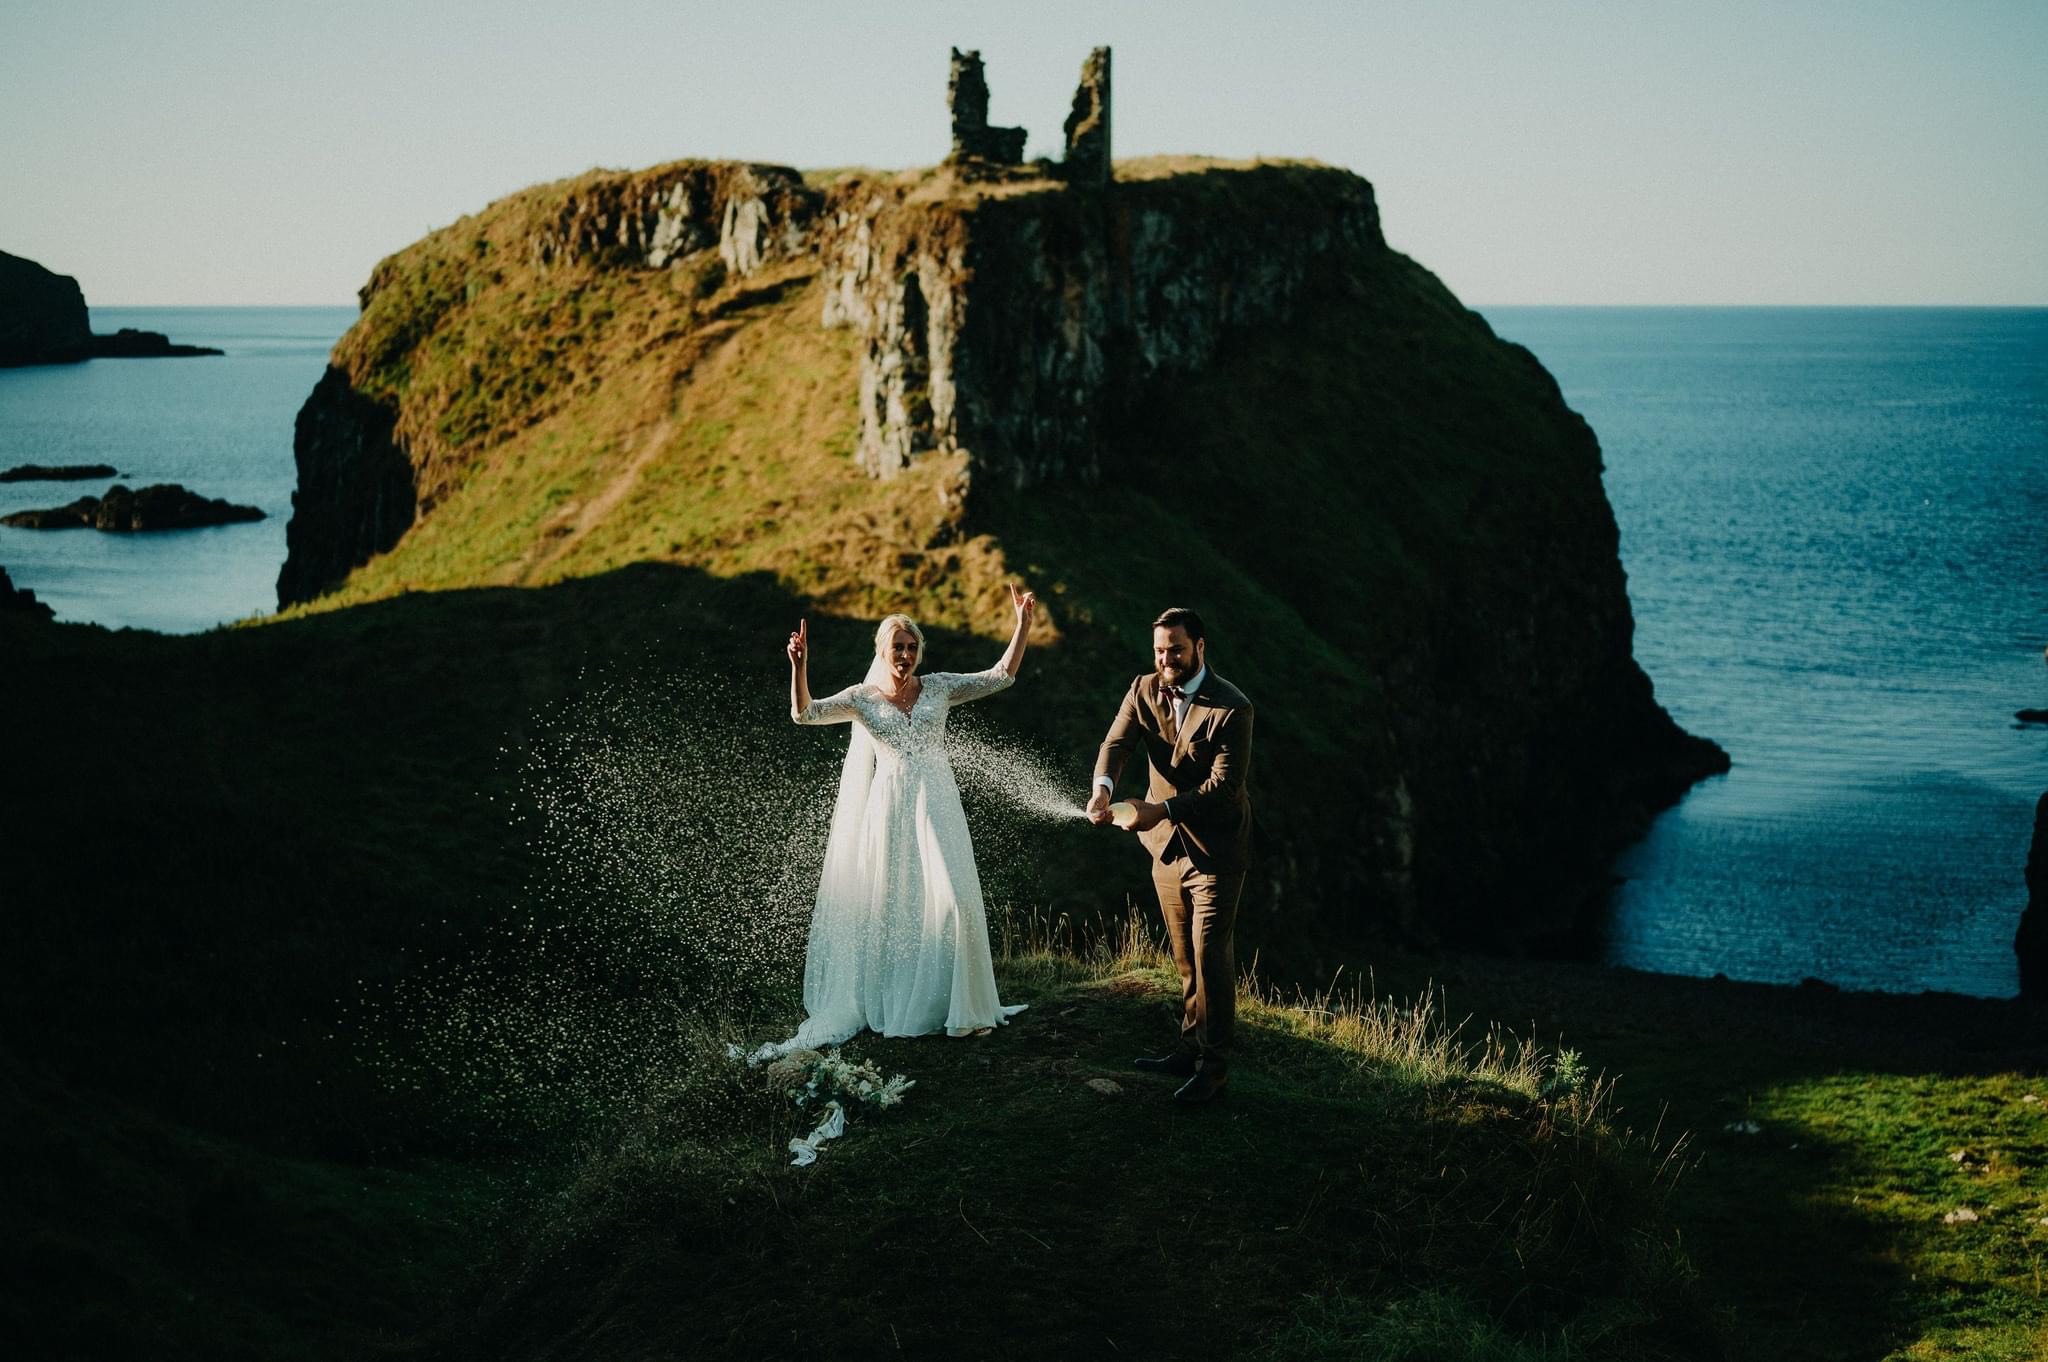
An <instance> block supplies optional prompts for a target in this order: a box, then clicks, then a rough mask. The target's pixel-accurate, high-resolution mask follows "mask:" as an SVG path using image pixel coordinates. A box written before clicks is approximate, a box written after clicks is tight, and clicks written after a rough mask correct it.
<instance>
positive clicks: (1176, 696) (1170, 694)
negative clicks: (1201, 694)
mask: <svg viewBox="0 0 2048 1362" xmlns="http://www.w3.org/2000/svg"><path fill="white" fill-rule="evenodd" d="M1159 693H1160V694H1161V695H1163V696H1165V697H1166V698H1167V699H1169V700H1172V701H1175V702H1176V703H1178V702H1179V701H1182V700H1185V699H1187V698H1188V693H1187V692H1186V691H1184V690H1182V689H1181V688H1180V687H1179V686H1161V687H1160V688H1159Z"/></svg>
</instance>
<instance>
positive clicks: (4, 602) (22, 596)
mask: <svg viewBox="0 0 2048 1362" xmlns="http://www.w3.org/2000/svg"><path fill="white" fill-rule="evenodd" d="M0 615H13V616H16V617H20V616H27V617H28V618H30V619H40V620H53V619H55V618H57V612H56V611H55V610H52V609H51V608H50V607H49V606H48V605H46V604H44V603H43V602H42V601H39V600H37V599H36V593H35V592H33V591H30V590H29V589H28V588H27V587H25V586H16V585H15V584H14V581H13V579H12V578H10V577H9V576H8V575H7V569H6V568H4V567H0Z"/></svg>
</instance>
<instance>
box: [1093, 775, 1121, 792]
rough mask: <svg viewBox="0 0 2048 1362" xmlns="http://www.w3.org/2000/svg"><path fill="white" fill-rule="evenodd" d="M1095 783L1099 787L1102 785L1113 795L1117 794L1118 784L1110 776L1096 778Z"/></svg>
mask: <svg viewBox="0 0 2048 1362" xmlns="http://www.w3.org/2000/svg"><path fill="white" fill-rule="evenodd" d="M1095 783H1096V784H1097V785H1100V786H1101V787H1102V788H1103V789H1105V790H1108V791H1109V792H1110V793H1111V794H1115V793H1116V782H1115V781H1113V780H1111V779H1110V778H1109V777H1108V776H1097V777H1095Z"/></svg>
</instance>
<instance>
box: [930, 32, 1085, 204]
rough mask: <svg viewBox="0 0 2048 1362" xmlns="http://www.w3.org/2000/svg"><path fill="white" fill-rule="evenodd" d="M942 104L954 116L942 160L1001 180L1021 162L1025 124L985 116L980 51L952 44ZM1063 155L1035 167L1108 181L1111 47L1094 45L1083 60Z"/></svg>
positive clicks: (974, 175) (1075, 180) (971, 174)
mask: <svg viewBox="0 0 2048 1362" xmlns="http://www.w3.org/2000/svg"><path fill="white" fill-rule="evenodd" d="M946 105H947V107H948V108H949V109H950V110H951V111H952V115H953V149H952V151H951V152H950V153H949V154H948V155H947V157H946V164H947V165H949V166H952V167H954V168H955V169H956V170H958V171H960V172H961V173H962V174H964V175H966V176H967V177H968V178H969V179H1005V178H1008V177H1009V175H1010V173H1011V172H1013V171H1015V170H1018V169H1020V168H1022V167H1024V166H1025V164H1026V163H1025V160H1024V140H1025V135H1026V132H1025V129H1023V128H998V127H991V126H990V124H989V121H988V77H987V75H986V74H985V73H984V71H983V69H982V64H981V53H979V52H962V51H961V50H960V49H959V48H957V47H956V48H954V49H953V61H952V67H951V70H950V71H949V73H948V75H947V78H946ZM1064 126H1065V130H1066V135H1067V148H1066V154H1065V155H1064V156H1063V157H1062V158H1061V160H1060V161H1059V163H1058V164H1057V165H1055V164H1054V163H1052V162H1050V161H1040V162H1039V163H1037V165H1036V166H1034V167H1033V169H1034V170H1035V171H1037V172H1038V173H1042V174H1050V175H1055V176H1057V177H1059V178H1060V179H1063V180H1066V181H1067V182H1068V183H1069V184H1074V185H1080V186H1085V187H1091V188H1099V187H1101V186H1103V185H1107V184H1108V183H1109V181H1110V177H1111V173H1112V172H1111V170H1110V159H1109V157H1110V149H1109V49H1108V48H1106V47H1098V48H1096V49H1095V50H1094V51H1092V52H1090V53H1089V54H1088V60H1086V61H1084V62H1082V63H1081V83H1080V84H1079V85H1078V86H1076V87H1075V90H1074V107H1073V111H1072V112H1071V113H1069V114H1068V115H1067V121H1066V123H1065V125H1064Z"/></svg>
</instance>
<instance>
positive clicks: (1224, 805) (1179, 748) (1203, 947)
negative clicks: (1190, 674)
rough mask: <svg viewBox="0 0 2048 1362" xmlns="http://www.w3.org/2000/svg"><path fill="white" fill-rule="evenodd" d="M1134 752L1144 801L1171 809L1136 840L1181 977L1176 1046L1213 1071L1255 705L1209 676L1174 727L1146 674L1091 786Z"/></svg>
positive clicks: (1223, 1032)
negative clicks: (1140, 760)
mask: <svg viewBox="0 0 2048 1362" xmlns="http://www.w3.org/2000/svg"><path fill="white" fill-rule="evenodd" d="M1133 749H1142V750H1143V751H1144V753H1145V760H1146V765H1147V766H1148V768H1149V770H1150V774H1151V781H1150V784H1149V786H1148V788H1147V791H1146V796H1145V797H1146V799H1147V800H1149V801H1150V802H1152V803H1155V804H1157V803H1167V802H1168V801H1171V807H1170V812H1169V817H1168V819H1167V821H1164V822H1161V823H1160V824H1159V825H1158V826H1156V827H1153V828H1149V829H1147V830H1146V831H1144V832H1141V833H1139V834H1138V839H1139V840H1140V841H1142V842H1143V843H1144V844H1145V849H1146V850H1148V851H1150V852H1151V853H1152V859H1153V866H1152V885H1153V887H1154V888H1155V889H1156V890H1158V892H1159V911H1160V914H1161V916H1163V917H1164V918H1165V919H1166V935H1167V941H1168V943H1169V944H1170V945H1171V946H1172V947H1173V963H1174V965H1175V966H1176V967H1177V968H1178V969H1179V970H1180V982H1181V1045H1182V1047H1183V1048H1185V1049H1186V1050H1187V1051H1188V1052H1189V1053H1191V1054H1192V1055H1194V1056H1195V1058H1196V1059H1197V1060H1198V1061H1199V1062H1200V1065H1201V1067H1203V1068H1208V1069H1216V1070H1220V1069H1222V1068H1224V1067H1225V1065H1226V1064H1227V1062H1228V1052H1229V1049H1230V1039H1231V1029H1232V1023H1233V1022H1234V1021H1235V1019H1236V1015H1237V957H1236V952H1235V950H1234V948H1233V942H1232V930H1233V928H1234V927H1235V926H1236V924H1237V901H1238V897H1239V895H1240V894H1241V893H1242V892H1243V890H1244V876H1245V867H1246V865H1247V864H1248V863H1249V861H1250V859H1251V833H1252V806H1251V798H1250V795H1249V794H1248V793H1247V791H1246V788H1245V778H1246V776H1247V774H1248V773H1249V771H1250V769H1251V757H1252V702H1251V701H1250V700H1247V699H1246V698H1245V696H1244V692H1243V691H1241V690H1239V689H1238V688H1237V687H1235V686H1233V685H1231V684H1230V683H1229V682H1228V681H1225V680H1224V679H1223V678H1222V677H1220V676H1218V675H1217V674H1216V673H1215V672H1214V671H1213V670H1212V671H1210V672H1209V673H1208V674H1207V675H1205V676H1204V677H1203V678H1202V684H1201V687H1200V688H1199V689H1198V690H1197V691H1196V692H1195V694H1194V696H1193V697H1192V699H1191V700H1190V703H1189V705H1188V718H1187V723H1186V725H1185V726H1184V727H1177V726H1176V725H1175V724H1174V721H1173V702H1172V701H1171V700H1168V699H1167V698H1166V697H1164V696H1162V695H1160V693H1159V677H1158V675H1157V674H1156V673H1152V672H1147V673H1146V674H1145V675H1143V676H1140V677H1138V678H1137V679H1136V680H1135V681H1133V682H1131V688H1130V690H1128V691H1127V692H1125V694H1124V702H1123V706H1122V708H1120V709H1119V710H1118V711H1117V715H1116V721H1115V722H1114V723H1112V724H1111V725H1110V726H1109V736H1107V737H1106V738H1104V739H1103V740H1102V750H1101V751H1100V752H1099V753H1097V754H1096V757H1095V774H1096V776H1097V777H1098V778H1099V777H1103V776H1107V777H1109V779H1110V780H1111V781H1112V782H1114V781H1115V780H1116V779H1117V778H1118V777H1120V776H1121V775H1122V774H1123V769H1124V763H1125V762H1126V761H1127V760H1128V759H1129V757H1130V754H1131V752H1132V750H1133Z"/></svg>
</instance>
